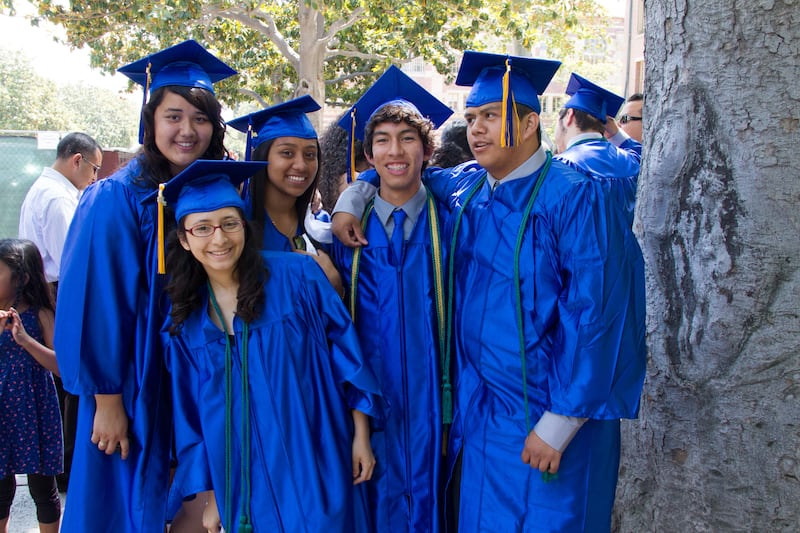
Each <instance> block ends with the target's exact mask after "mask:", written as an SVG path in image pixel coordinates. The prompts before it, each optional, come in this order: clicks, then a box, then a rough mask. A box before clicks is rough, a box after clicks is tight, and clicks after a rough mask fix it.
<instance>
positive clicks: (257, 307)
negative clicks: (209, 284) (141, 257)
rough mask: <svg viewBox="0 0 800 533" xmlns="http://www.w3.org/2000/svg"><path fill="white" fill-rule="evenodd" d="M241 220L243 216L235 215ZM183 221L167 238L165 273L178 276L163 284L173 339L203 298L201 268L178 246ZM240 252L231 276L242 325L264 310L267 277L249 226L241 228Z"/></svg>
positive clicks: (199, 305)
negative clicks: (169, 303) (234, 277)
mask: <svg viewBox="0 0 800 533" xmlns="http://www.w3.org/2000/svg"><path fill="white" fill-rule="evenodd" d="M239 215H240V216H241V217H242V218H243V219H244V213H242V212H241V211H239ZM185 218H186V217H184V218H183V219H181V220H180V221H179V223H178V225H177V228H176V231H173V232H171V233H170V234H169V237H168V238H167V272H169V273H179V275H171V276H170V277H169V281H168V282H167V286H166V289H165V290H166V291H167V294H168V295H169V297H170V300H171V301H172V309H171V310H170V317H172V326H171V327H170V333H171V334H172V335H177V334H178V333H179V332H180V329H181V326H182V324H183V322H184V321H185V320H186V319H187V318H188V317H189V315H191V314H192V313H193V312H194V311H196V310H197V309H202V308H203V307H204V306H205V305H206V302H205V300H204V299H203V298H202V297H201V296H202V295H205V294H206V291H205V290H204V289H203V287H204V286H205V284H206V281H207V280H208V275H207V274H206V271H205V269H204V268H203V265H201V264H200V263H199V262H198V261H197V259H195V257H194V256H193V255H192V252H190V251H189V250H186V249H184V247H183V246H181V243H180V241H181V239H186V230H185V229H184V225H183V224H184V219H185ZM244 231H245V237H244V249H243V250H242V255H241V256H240V257H239V260H238V261H237V263H236V267H235V275H237V276H238V278H239V290H238V292H237V296H238V301H237V306H236V315H237V316H238V317H239V318H241V319H242V320H244V321H245V322H252V321H253V320H255V319H257V318H258V317H259V315H260V313H261V309H262V308H263V306H264V301H265V298H266V295H265V292H264V285H265V284H266V281H267V278H268V277H269V271H268V270H267V267H266V265H265V264H264V261H263V259H262V257H261V253H260V243H259V241H257V240H256V239H254V238H253V232H252V230H251V229H250V225H249V224H248V223H247V222H245V225H244Z"/></svg>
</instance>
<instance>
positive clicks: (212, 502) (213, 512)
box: [197, 490, 222, 532]
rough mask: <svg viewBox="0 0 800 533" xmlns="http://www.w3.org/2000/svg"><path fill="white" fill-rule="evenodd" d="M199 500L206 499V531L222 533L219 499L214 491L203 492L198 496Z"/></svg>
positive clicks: (204, 520) (204, 525) (204, 522)
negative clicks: (220, 532) (219, 532)
mask: <svg viewBox="0 0 800 533" xmlns="http://www.w3.org/2000/svg"><path fill="white" fill-rule="evenodd" d="M197 498H198V499H201V500H202V499H203V498H205V501H206V507H205V509H203V527H204V528H205V530H206V531H214V532H217V531H220V530H221V529H222V519H221V518H220V516H219V508H218V507H217V499H216V497H215V496H214V491H213V490H208V491H206V492H201V493H200V494H198V495H197Z"/></svg>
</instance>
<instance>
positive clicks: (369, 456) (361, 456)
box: [353, 438, 376, 485]
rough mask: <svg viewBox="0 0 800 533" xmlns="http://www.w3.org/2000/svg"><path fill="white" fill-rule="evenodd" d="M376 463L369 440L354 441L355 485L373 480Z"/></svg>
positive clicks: (359, 439) (358, 439) (357, 439)
mask: <svg viewBox="0 0 800 533" xmlns="http://www.w3.org/2000/svg"><path fill="white" fill-rule="evenodd" d="M375 463H376V461H375V455H374V454H373V453H372V446H371V445H370V443H369V439H368V438H367V439H363V438H355V439H353V485H358V484H359V483H363V482H365V481H369V480H370V479H372V474H373V472H374V471H375Z"/></svg>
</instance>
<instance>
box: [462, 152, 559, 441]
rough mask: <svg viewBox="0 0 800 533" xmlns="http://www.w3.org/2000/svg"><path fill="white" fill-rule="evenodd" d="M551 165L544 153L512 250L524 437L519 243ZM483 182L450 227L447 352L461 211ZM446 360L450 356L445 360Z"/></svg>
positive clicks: (478, 184) (525, 391)
mask: <svg viewBox="0 0 800 533" xmlns="http://www.w3.org/2000/svg"><path fill="white" fill-rule="evenodd" d="M552 162H553V154H551V153H550V151H548V152H547V159H546V161H545V163H544V166H543V167H542V171H541V172H540V173H539V176H538V177H537V178H536V183H535V184H534V187H533V191H532V192H531V195H530V197H529V198H528V203H527V204H526V206H525V210H524V211H523V214H522V221H521V222H520V226H519V230H518V231H517V241H516V245H515V246H514V292H515V304H516V315H517V335H518V338H519V355H520V363H521V367H522V368H521V370H522V397H523V403H524V406H525V429H526V430H527V431H526V435H527V434H528V433H530V432H531V422H530V413H529V412H528V411H529V409H528V379H527V374H528V372H527V367H528V364H527V360H526V357H525V331H524V329H523V320H522V291H521V290H520V276H519V256H520V252H521V249H522V240H523V237H524V236H525V227H526V226H527V224H528V219H529V218H530V214H531V211H532V210H533V204H534V202H535V200H536V196H537V195H538V194H539V189H541V188H542V184H543V183H544V180H545V177H546V176H547V173H548V172H549V170H550V165H551V163H552ZM485 182H486V176H485V175H484V176H483V177H481V178H480V179H479V180H478V181H477V182H476V183H475V185H473V186H472V188H471V189H470V190H469V192H468V193H467V195H466V196H465V197H464V202H463V203H462V204H461V207H460V208H459V210H458V212H457V213H456V218H455V223H454V225H453V236H452V239H451V240H450V257H448V269H447V274H448V287H447V289H448V290H447V294H448V305H447V349H448V351H449V350H450V349H451V348H450V347H451V346H452V344H451V338H452V333H453V305H454V304H453V298H454V290H453V282H454V281H453V278H454V273H455V255H456V243H457V240H458V230H459V229H460V226H461V217H462V215H463V214H464V210H465V209H466V207H467V204H469V202H470V201H471V200H472V198H473V197H474V196H475V193H477V192H478V191H479V190H480V188H481V187H482V186H483V184H484V183H485ZM448 358H449V356H448Z"/></svg>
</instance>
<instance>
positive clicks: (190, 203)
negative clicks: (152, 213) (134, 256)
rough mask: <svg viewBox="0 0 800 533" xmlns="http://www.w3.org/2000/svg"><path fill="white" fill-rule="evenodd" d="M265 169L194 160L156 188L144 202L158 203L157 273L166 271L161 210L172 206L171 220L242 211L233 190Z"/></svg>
mask: <svg viewBox="0 0 800 533" xmlns="http://www.w3.org/2000/svg"><path fill="white" fill-rule="evenodd" d="M266 166H267V162H266V161H234V160H232V159H212V160H207V159H198V160H196V161H194V162H193V163H192V164H190V165H189V166H187V167H186V168H185V169H183V170H182V171H181V172H180V173H179V174H177V175H176V176H175V177H173V178H172V179H171V180H169V181H168V182H167V183H162V184H160V185H159V186H158V191H155V192H153V193H152V194H149V195H148V196H147V197H146V198H145V200H144V201H152V200H153V198H156V199H157V201H158V273H159V274H164V273H165V272H166V261H165V254H164V207H165V206H166V205H170V206H173V208H174V210H175V220H180V219H182V218H183V217H185V216H186V215H190V214H192V213H202V212H206V211H216V210H217V209H222V208H223V207H238V208H239V209H244V201H243V200H242V198H241V196H240V195H239V190H238V189H237V188H236V187H237V186H238V185H239V184H240V183H242V182H243V181H244V180H246V179H247V178H249V177H250V176H252V175H253V174H255V173H256V172H258V171H259V170H261V169H262V168H264V167H266Z"/></svg>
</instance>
